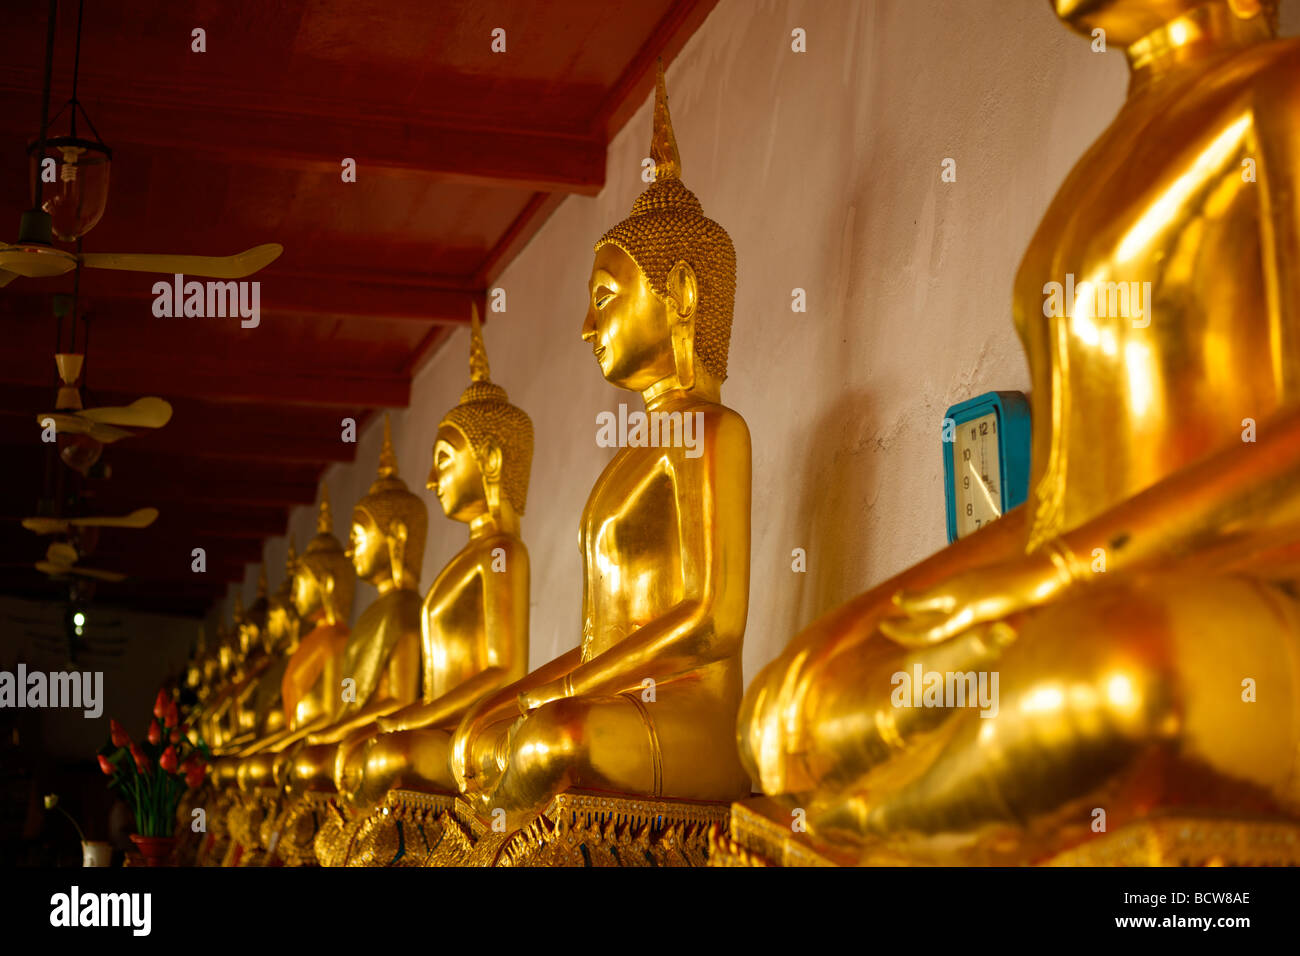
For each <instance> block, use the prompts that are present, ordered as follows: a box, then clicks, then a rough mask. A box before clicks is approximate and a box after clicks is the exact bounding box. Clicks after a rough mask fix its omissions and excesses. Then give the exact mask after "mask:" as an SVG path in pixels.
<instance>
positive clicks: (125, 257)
mask: <svg viewBox="0 0 1300 956" xmlns="http://www.w3.org/2000/svg"><path fill="white" fill-rule="evenodd" d="M33 212H41V214H42V215H44V216H46V217H48V215H49V214H48V213H45V212H44V211H43V210H30V211H28V212H27V213H24V215H23V227H24V228H23V229H22V230H21V231H20V233H19V238H18V241H17V242H16V243H14V244H13V245H0V287H2V286H5V285H8V284H9V283H10V282H12V281H13V280H14V279H15V278H17V277H18V276H24V277H26V278H29V279H44V278H47V277H49V276H60V275H63V274H64V273H67V272H71V271H72V270H73V269H75V268H77V266H79V265H81V266H85V267H86V268H88V269H118V270H122V271H126V272H160V273H167V274H174V273H178V272H179V273H184V274H186V275H194V276H207V277H210V278H213V279H242V278H244V276H249V275H252V274H253V273H254V272H257V271H259V270H260V269H263V268H265V267H266V266H268V265H270V264H271V263H272V262H274V261H275V260H276V259H277V258H278V257H279V255H280V253H281V252H283V251H284V247H283V246H281V245H280V244H279V243H278V242H268V243H264V244H262V245H260V246H254V247H253V248H251V249H246V250H244V251H243V252H240V253H236V254H235V255H233V256H224V257H223V256H178V255H170V254H167V253H159V254H147V253H116V252H84V253H81V254H80V255H78V254H76V253H72V252H67V251H66V250H63V249H56V248H54V246H53V245H51V237H50V236H49V232H48V230H49V228H50V227H49V223H48V219H47V220H46V221H45V222H44V227H45V230H46V232H45V233H44V234H42V233H41V232H40V231H39V230H40V228H41V222H40V221H39V220H40V217H39V216H33V215H32V213H33ZM31 220H37V221H36V222H35V223H34V224H33V225H32V226H31V228H28V226H29V222H30V221H31Z"/></svg>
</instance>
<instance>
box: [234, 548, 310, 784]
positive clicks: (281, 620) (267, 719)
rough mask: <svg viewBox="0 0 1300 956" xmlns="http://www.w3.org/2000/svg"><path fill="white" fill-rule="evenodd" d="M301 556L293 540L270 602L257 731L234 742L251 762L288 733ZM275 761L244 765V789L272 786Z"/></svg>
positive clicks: (255, 697) (253, 701)
mask: <svg viewBox="0 0 1300 956" xmlns="http://www.w3.org/2000/svg"><path fill="white" fill-rule="evenodd" d="M297 565H298V553H297V549H296V548H295V547H294V543H293V539H292V538H290V539H289V549H288V554H287V557H286V559H285V578H284V581H283V582H281V584H280V587H279V588H277V589H276V591H275V593H274V594H272V595H271V596H270V598H269V599H268V601H267V613H266V630H265V631H264V632H263V641H262V649H263V652H264V659H265V661H266V665H265V666H264V667H263V668H262V670H261V673H260V674H259V675H258V676H256V677H255V679H254V686H253V690H252V693H251V694H250V696H249V698H248V700H249V710H251V712H252V715H253V720H252V723H253V731H252V733H251V737H252V739H251V740H250V739H248V738H249V736H250V735H249V734H245V735H243V736H242V737H240V738H238V739H237V740H236V741H234V745H236V746H239V747H240V750H239V754H240V756H241V757H244V758H247V757H248V756H249V755H251V754H255V753H257V752H258V751H260V750H263V749H264V748H265V745H266V743H267V742H268V741H269V740H270V739H271V738H272V737H274V736H276V735H278V734H280V733H281V732H282V731H283V730H284V708H283V707H282V706H281V703H280V695H281V684H282V683H283V680H284V672H285V669H286V668H287V667H288V664H289V658H290V656H291V655H292V654H293V653H294V651H296V650H297V648H298V627H299V617H298V611H297V609H296V608H295V607H294V604H293V586H294V575H295V573H296V569H297ZM270 769H271V761H270V760H268V759H261V760H249V759H243V760H241V761H240V765H239V770H238V772H237V776H238V779H239V785H240V788H241V789H250V788H253V787H259V786H262V785H264V784H269V783H271V782H272V781H271V779H270Z"/></svg>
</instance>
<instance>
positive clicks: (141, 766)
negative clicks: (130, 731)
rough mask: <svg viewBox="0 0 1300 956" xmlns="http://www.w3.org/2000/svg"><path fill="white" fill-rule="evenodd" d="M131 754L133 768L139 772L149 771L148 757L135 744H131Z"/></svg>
mask: <svg viewBox="0 0 1300 956" xmlns="http://www.w3.org/2000/svg"><path fill="white" fill-rule="evenodd" d="M131 756H132V757H134V758H135V769H136V770H139V771H140V772H141V773H148V772H149V769H150V767H149V758H148V757H146V756H145V755H144V751H143V750H141V749H140V748H139V747H137V746H136V745H135V744H132V745H131Z"/></svg>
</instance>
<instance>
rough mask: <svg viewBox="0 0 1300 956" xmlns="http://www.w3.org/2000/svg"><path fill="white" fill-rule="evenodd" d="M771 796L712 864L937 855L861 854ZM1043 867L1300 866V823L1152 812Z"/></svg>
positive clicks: (714, 846) (739, 813)
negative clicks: (807, 824)
mask: <svg viewBox="0 0 1300 956" xmlns="http://www.w3.org/2000/svg"><path fill="white" fill-rule="evenodd" d="M793 819H794V818H793V815H792V814H791V812H790V809H789V808H788V807H786V806H785V805H784V804H782V803H780V802H779V801H776V800H773V799H772V798H770V797H756V798H754V799H751V800H745V801H743V802H740V803H735V804H732V807H731V830H730V833H729V834H723V833H721V832H718V833H715V834H714V835H713V836H712V837H711V838H710V850H709V865H710V866H853V865H856V864H858V863H862V864H863V865H866V866H907V865H909V864H917V863H925V864H930V863H933V862H938V861H934V860H924V861H922V860H919V859H916V858H912V859H909V858H908V857H907V856H906V855H905V854H901V853H898V852H894V851H879V852H868V853H865V854H863V855H862V856H861V858H860V859H859V857H858V855H857V854H855V853H854V852H852V851H848V852H845V850H843V849H841V848H831V847H826V846H823V845H820V844H819V843H818V842H817V841H816V840H815V839H813V838H812V836H811V835H810V834H808V833H807V832H796V831H794V830H793V828H792V826H791V824H792V821H793ZM1036 865H1039V866H1300V822H1297V821H1290V820H1285V819H1280V818H1261V819H1240V818H1229V817H1207V816H1199V817H1196V816H1165V817H1152V818H1149V819H1146V820H1142V821H1140V822H1138V823H1132V824H1129V825H1128V826H1124V827H1121V828H1120V829H1119V830H1116V831H1115V832H1114V833H1107V834H1101V835H1098V836H1096V837H1094V838H1092V839H1088V840H1087V841H1086V842H1083V843H1080V844H1079V845H1078V846H1075V847H1072V848H1071V849H1069V850H1065V851H1063V852H1061V853H1058V854H1056V855H1055V856H1053V857H1051V858H1049V859H1046V860H1042V861H1040V862H1039V863H1037V864H1036Z"/></svg>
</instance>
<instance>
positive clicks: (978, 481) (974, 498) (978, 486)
mask: <svg viewBox="0 0 1300 956" xmlns="http://www.w3.org/2000/svg"><path fill="white" fill-rule="evenodd" d="M952 455H953V462H952V474H953V486H954V492H955V496H956V504H957V537H959V538H964V537H965V536H966V535H968V534H970V533H971V532H972V531H975V530H976V529H978V528H982V527H984V525H986V524H988V523H989V522H990V521H993V520H995V519H997V518H1000V517H1001V516H1002V487H1001V480H1002V479H1001V475H1002V451H1001V443H1000V442H999V440H998V416H997V413H996V412H989V413H987V414H985V415H981V416H980V417H979V418H972V419H971V420H970V421H966V422H962V423H961V424H960V425H958V426H957V427H956V434H955V435H954V437H953V442H952Z"/></svg>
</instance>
